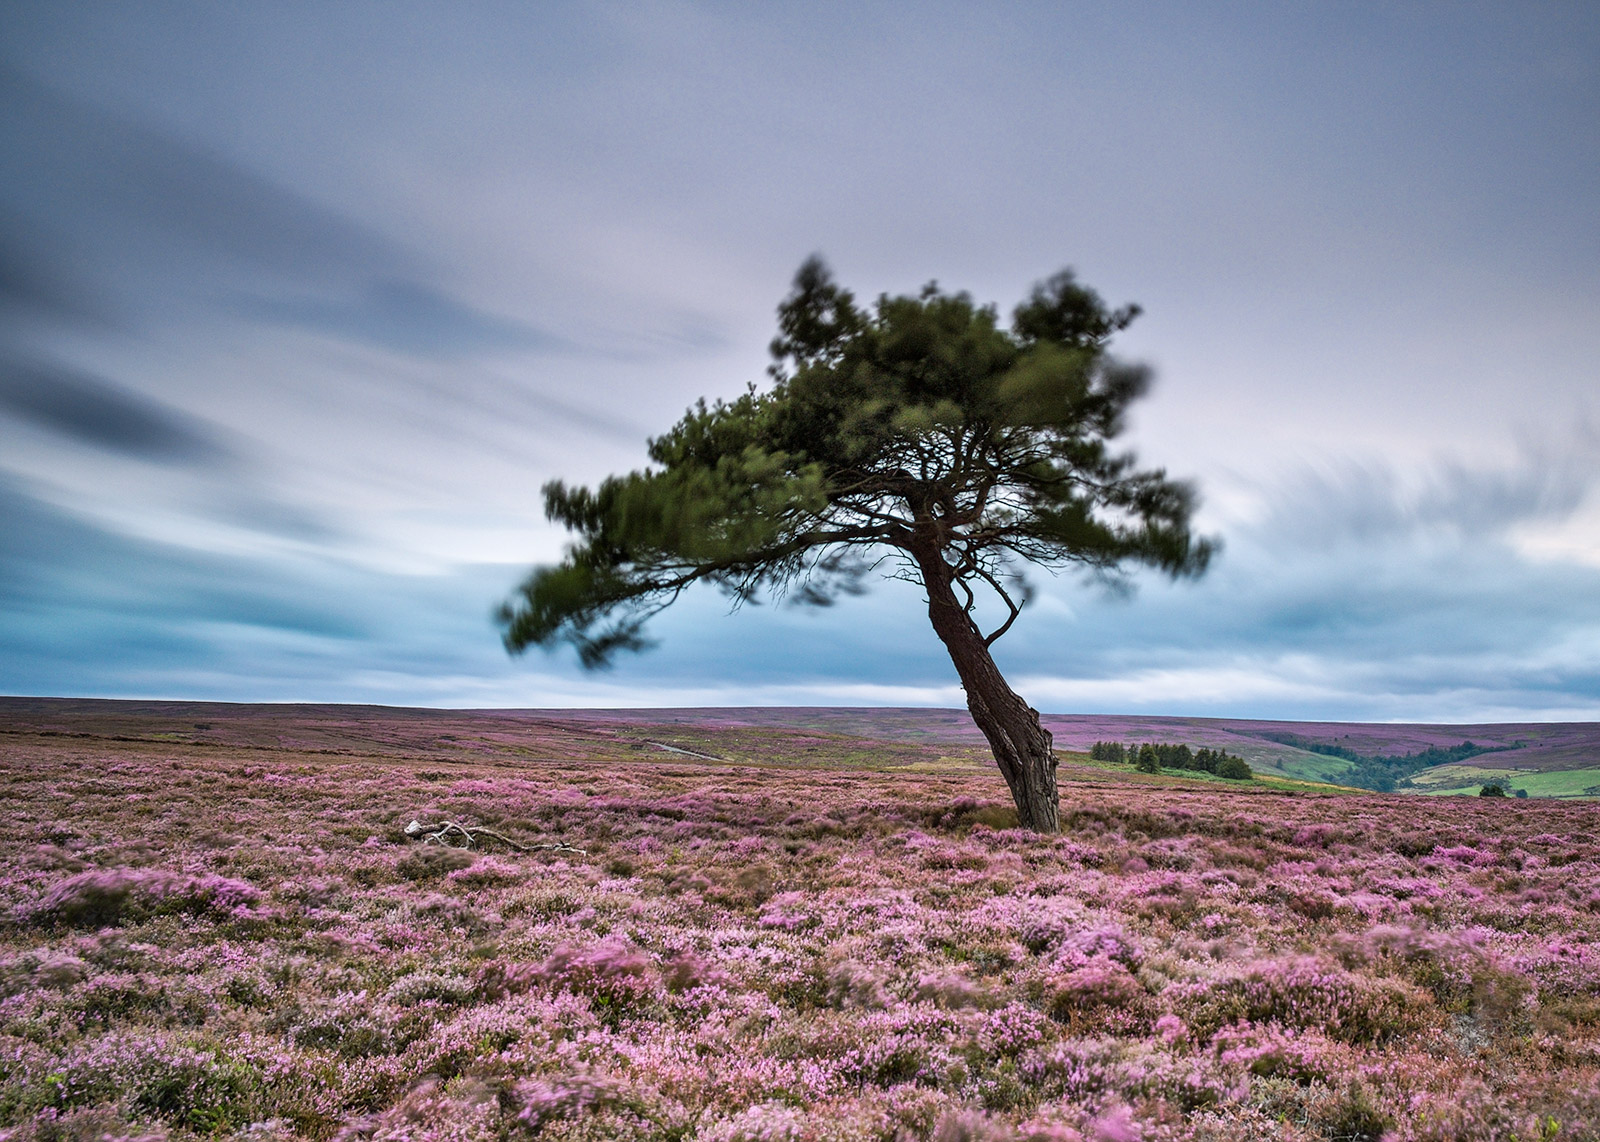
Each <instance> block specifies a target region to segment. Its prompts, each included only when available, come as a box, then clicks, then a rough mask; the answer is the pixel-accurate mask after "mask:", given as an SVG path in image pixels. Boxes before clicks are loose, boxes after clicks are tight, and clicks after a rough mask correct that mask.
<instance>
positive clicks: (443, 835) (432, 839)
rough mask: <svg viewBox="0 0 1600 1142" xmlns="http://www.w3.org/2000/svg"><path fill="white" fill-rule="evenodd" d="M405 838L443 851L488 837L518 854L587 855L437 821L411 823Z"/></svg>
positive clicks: (563, 844) (559, 844) (560, 846)
mask: <svg viewBox="0 0 1600 1142" xmlns="http://www.w3.org/2000/svg"><path fill="white" fill-rule="evenodd" d="M405 833H406V836H408V837H410V838H411V839H412V840H414V841H418V842H420V843H422V844H425V845H443V846H444V847H445V848H447V849H472V848H477V847H478V845H479V843H480V838H482V837H492V838H493V839H494V840H497V841H499V842H500V843H501V844H503V845H506V846H508V847H510V848H513V849H515V850H516V851H517V852H519V853H526V852H538V851H544V850H553V851H556V852H566V853H585V854H587V853H588V851H589V850H588V849H580V848H578V847H577V846H575V845H569V844H567V843H566V842H564V841H558V842H556V843H554V844H548V845H524V844H520V843H518V842H517V841H514V840H512V839H511V838H510V837H508V836H506V835H505V834H504V833H497V832H495V831H494V830H493V829H485V828H483V827H482V826H481V825H475V826H471V827H469V826H467V825H458V824H456V822H454V821H440V822H438V823H437V824H433V825H424V824H423V823H422V822H421V821H412V822H411V823H410V824H409V825H407V826H406V828H405Z"/></svg>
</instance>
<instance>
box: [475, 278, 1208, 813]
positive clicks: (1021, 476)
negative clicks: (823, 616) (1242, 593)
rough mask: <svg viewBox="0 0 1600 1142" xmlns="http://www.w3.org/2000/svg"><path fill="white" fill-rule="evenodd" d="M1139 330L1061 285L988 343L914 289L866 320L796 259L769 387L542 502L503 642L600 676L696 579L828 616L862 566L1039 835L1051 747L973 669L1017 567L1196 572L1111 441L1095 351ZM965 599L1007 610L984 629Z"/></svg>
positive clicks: (1168, 517)
mask: <svg viewBox="0 0 1600 1142" xmlns="http://www.w3.org/2000/svg"><path fill="white" fill-rule="evenodd" d="M1138 313H1139V310H1138V308H1137V307H1136V306H1131V305H1130V306H1125V307H1123V308H1120V309H1110V308H1108V307H1107V306H1106V305H1105V304H1104V303H1103V302H1102V301H1101V299H1100V297H1099V296H1098V295H1097V294H1096V293H1095V292H1094V291H1093V290H1090V289H1088V288H1086V287H1084V286H1082V285H1080V284H1079V283H1078V281H1077V280H1076V278H1075V277H1074V276H1073V274H1072V273H1071V271H1063V272H1062V273H1059V274H1057V275H1056V276H1055V277H1053V278H1050V279H1049V280H1048V281H1046V282H1043V283H1041V284H1040V285H1038V286H1036V287H1035V288H1034V290H1033V292H1032V293H1031V295H1030V296H1029V297H1028V298H1027V300H1025V301H1024V302H1023V303H1022V304H1021V305H1020V306H1018V307H1017V309H1016V310H1015V312H1014V313H1013V315H1012V320H1011V323H1010V326H1009V327H1006V326H1003V325H1002V324H1001V322H1000V318H999V315H998V311H997V310H996V309H995V307H993V306H980V305H977V304H975V303H974V302H973V300H972V298H971V297H970V296H968V295H967V294H965V293H953V294H952V293H946V292H944V291H942V290H941V289H939V288H938V286H937V285H934V284H930V285H928V286H927V287H925V288H924V289H923V290H922V291H921V292H920V293H919V294H918V295H916V296H899V297H890V296H887V295H885V296H881V297H879V298H878V300H877V301H876V303H875V304H873V305H872V306H871V307H870V308H868V307H863V306H861V305H858V303H857V302H856V300H855V298H854V297H853V296H852V294H851V293H850V292H849V291H848V290H845V289H843V288H841V287H840V286H839V285H838V284H836V283H835V281H834V280H833V277H832V275H831V274H830V272H829V271H828V269H827V267H826V266H825V265H824V264H823V263H822V262H821V261H820V260H819V259H816V258H812V259H810V260H808V261H807V262H806V263H805V264H804V265H802V266H801V268H800V271H799V273H798V274H797V275H796V277H795V280H794V286H793V289H792V290H791V292H790V294H789V296H788V297H787V298H785V299H784V301H783V302H782V303H781V304H780V306H779V308H778V336H777V337H776V338H775V339H774V340H773V342H772V346H771V351H772V357H773V363H772V365H771V367H770V368H769V370H768V372H769V375H770V384H769V385H767V386H766V387H764V388H761V387H757V386H756V385H754V384H752V385H751V386H750V387H749V389H748V391H747V392H746V393H745V394H744V395H743V396H740V397H738V398H737V399H735V400H732V401H717V402H715V403H713V404H710V405H708V404H706V403H705V402H704V401H701V402H700V403H698V404H696V405H695V406H694V407H693V408H691V409H690V410H689V411H688V412H687V413H686V414H685V415H684V417H683V419H681V420H680V421H679V422H678V423H677V424H676V425H674V426H673V427H672V428H671V429H669V430H668V431H667V432H666V433H665V434H663V435H662V436H659V437H657V438H655V439H653V440H651V441H650V442H649V445H648V453H649V457H650V461H651V464H650V466H649V467H646V468H644V469H642V470H639V471H635V472H630V473H628V474H627V475H622V476H614V477H611V478H608V479H606V480H604V481H602V482H601V483H600V485H599V486H598V487H596V488H594V489H592V490H591V489H589V488H584V487H569V486H567V485H566V484H564V483H562V482H560V481H555V482H552V483H550V484H547V485H546V486H545V488H544V497H545V507H546V511H547V513H548V515H549V517H550V518H551V519H552V520H555V521H558V522H560V523H562V524H564V525H565V526H566V527H567V528H568V529H570V530H571V531H572V532H573V533H574V534H575V537H576V539H575V542H574V543H573V544H572V545H571V546H570V548H569V549H568V551H567V554H566V557H565V558H564V559H563V560H562V561H561V562H560V563H559V564H557V565H554V566H548V567H541V568H538V569H536V570H535V571H534V572H533V573H532V574H531V575H530V576H529V577H528V578H527V580H526V581H525V582H524V583H523V584H522V585H521V587H520V588H519V590H518V592H517V594H516V595H515V596H514V597H513V599H512V600H511V601H510V602H508V603H507V604H506V605H505V606H504V607H503V608H502V611H501V616H500V617H501V621H502V625H503V627H504V632H505V643H506V646H507V648H508V649H510V650H511V651H512V652H514V653H515V652H520V651H521V650H523V649H525V648H526V647H528V646H530V645H533V644H541V645H546V646H548V645H553V644H556V643H559V642H562V641H565V642H569V643H571V644H572V645H573V646H574V647H575V648H576V649H577V651H578V654H579V656H580V659H581V660H582V662H583V663H584V664H585V665H586V666H591V667H594V666H600V665H603V664H605V663H606V662H607V661H609V660H610V659H611V657H612V656H613V655H614V654H616V653H617V652H618V651H622V650H637V649H640V648H641V647H643V646H644V645H646V643H645V638H644V633H643V631H644V625H645V623H646V622H647V621H648V619H649V618H650V617H651V615H653V614H655V613H657V612H658V611H659V610H661V609H662V608H663V607H665V606H667V605H669V604H670V603H671V602H672V601H673V600H674V599H676V598H677V597H678V595H679V594H680V593H681V592H683V591H684V590H685V589H686V588H688V587H689V586H691V585H693V584H695V583H698V582H707V583H711V584H713V585H715V586H716V587H717V588H720V589H721V590H723V591H725V592H727V593H728V594H730V595H732V596H733V597H734V598H735V599H736V600H746V599H754V598H757V597H760V596H762V595H766V594H789V595H791V596H792V597H795V598H797V599H799V600H801V601H804V602H811V603H826V602H829V601H831V600H832V599H833V598H834V597H835V596H836V595H837V594H838V593H840V592H849V593H855V592H859V591H860V590H862V589H864V580H865V577H866V576H867V575H868V574H869V573H871V572H873V571H875V570H878V569H883V570H885V571H887V573H889V574H894V575H899V576H901V577H903V578H907V579H911V580H913V581H915V582H918V583H920V584H921V585H922V586H923V587H924V589H925V590H926V591H927V592H928V598H929V608H930V609H929V615H930V620H931V621H932V623H933V626H934V629H935V631H936V633H937V634H938V635H939V637H940V639H941V640H942V641H943V642H944V643H945V645H946V647H947V649H949V651H950V654H951V658H952V661H953V662H954V663H955V666H956V668H957V671H958V673H959V674H960V675H961V678H962V682H963V685H964V686H965V687H966V690H967V694H968V705H969V708H970V709H972V711H973V716H974V718H975V720H976V721H977V722H978V725H979V727H980V728H982V729H983V730H984V732H985V734H986V735H987V736H988V738H989V741H990V744H991V746H992V747H994V749H995V753H996V757H997V759H998V760H999V761H1000V765H1001V769H1002V772H1003V773H1005V775H1006V777H1007V780H1008V783H1010V784H1011V787H1012V792H1013V795H1014V796H1017V800H1018V810H1019V813H1020V814H1021V816H1022V819H1023V822H1024V823H1025V824H1028V825H1030V826H1032V827H1035V828H1047V829H1050V830H1052V831H1053V829H1054V827H1055V824H1054V822H1055V782H1054V761H1053V757H1051V756H1050V742H1049V735H1048V733H1046V732H1045V731H1043V730H1040V729H1039V728H1038V715H1037V713H1036V712H1034V711H1031V710H1029V709H1028V708H1027V707H1026V704H1025V703H1021V700H1020V699H1018V698H1017V697H1016V695H1015V694H1013V693H1011V691H1010V689H1009V687H1007V686H1005V683H1004V680H1003V678H1001V676H1000V674H999V672H998V670H997V669H995V668H994V665H993V661H992V659H991V657H990V655H989V647H990V646H991V645H992V644H993V643H994V641H995V640H996V639H998V638H999V637H1000V636H1001V635H1003V634H1004V633H1005V632H1006V631H1007V630H1009V629H1010V628H1011V625H1012V623H1013V622H1014V621H1015V620H1016V618H1017V616H1018V614H1019V613H1020V612H1021V609H1022V606H1023V604H1024V603H1025V602H1026V599H1027V590H1028V588H1027V583H1026V579H1025V578H1024V577H1023V571H1024V570H1025V569H1026V567H1027V566H1028V565H1030V564H1032V565H1036V566H1043V567H1050V568H1054V567H1060V566H1063V565H1077V566H1080V567H1085V568H1088V569H1090V570H1092V571H1094V572H1095V573H1098V574H1100V575H1103V576H1113V577H1114V576H1116V575H1117V574H1118V573H1119V572H1120V571H1121V570H1122V569H1123V568H1124V567H1125V566H1126V565H1128V564H1144V565H1148V566H1152V567H1156V568H1159V569H1160V570H1162V571H1165V572H1167V573H1169V574H1172V575H1175V576H1176V575H1193V574H1198V573H1200V572H1201V571H1203V570H1204V568H1205V566H1206V563H1207V561H1208V559H1209V558H1210V556H1211V554H1212V543H1211V542H1210V541H1208V540H1206V539H1203V538H1198V537H1195V536H1193V535H1192V534H1191V531H1190V519H1191V514H1192V511H1193V508H1194V494H1193V491H1192V489H1191V488H1190V486H1189V485H1187V484H1185V483H1183V482H1181V481H1176V480H1172V479H1169V478H1168V477H1167V475H1166V473H1165V472H1163V471H1161V470H1160V469H1147V468H1140V467H1138V465H1137V462H1136V460H1135V459H1134V457H1133V456H1132V455H1131V454H1128V453H1125V452H1119V451H1115V450H1113V448H1112V447H1111V442H1112V441H1113V440H1114V439H1115V438H1116V437H1117V436H1118V435H1119V434H1120V433H1121V432H1122V430H1123V427H1124V420H1125V414H1126V411H1127V409H1128V406H1129V405H1130V404H1131V403H1132V402H1133V401H1135V400H1136V399H1138V398H1139V397H1140V396H1142V395H1143V394H1144V393H1145V392H1146V391H1147V389H1148V387H1149V383H1150V374H1149V371H1148V370H1147V369H1145V368H1144V367H1142V366H1140V365H1136V364H1130V363H1126V362H1122V361H1119V360H1117V359H1116V358H1114V357H1112V356H1111V355H1110V353H1109V352H1108V348H1107V347H1108V343H1109V341H1110V340H1111V338H1112V337H1113V335H1114V334H1116V333H1117V332H1119V331H1121V330H1122V329H1124V328H1126V327H1127V325H1128V324H1129V323H1130V322H1131V321H1132V320H1133V319H1134V318H1135V317H1136V316H1137V315H1138ZM984 591H988V592H992V594H993V596H994V597H995V598H997V599H998V600H999V601H1000V603H1001V604H1002V605H1003V607H1004V613H1005V618H1004V619H1003V620H1002V621H1000V622H998V623H997V624H996V625H995V626H994V627H993V629H991V630H989V631H983V630H981V629H980V628H979V627H978V625H977V620H976V605H977V600H978V598H979V596H980V595H981V594H982V593H983V592H984ZM997 686H998V689H997V688H996V687H997ZM1002 691H1003V693H1002ZM997 708H1004V709H1003V711H1002V713H1001V714H997V713H996V709H997ZM1019 716H1020V717H1022V719H1023V721H1026V720H1027V719H1028V718H1029V717H1031V721H1032V728H1031V729H1030V728H1029V727H1028V726H1026V725H1023V724H1021V723H1017V724H1015V725H1013V724H1012V723H1013V722H1016V719H1017V718H1018V717H1019ZM1041 734H1042V735H1043V737H1042V739H1040V737H1039V735H1041ZM1019 738H1020V739H1027V740H1025V741H1019V740H1018V739H1019ZM1041 765H1045V766H1047V767H1048V769H1049V774H1048V780H1047V781H1045V782H1044V785H1043V786H1040V782H1041V781H1044V778H1043V777H1040V779H1039V781H1035V782H1034V783H1033V784H1034V785H1035V786H1039V787H1038V788H1034V789H1032V792H1030V794H1029V797H1028V799H1027V800H1028V804H1025V803H1024V799H1023V798H1022V797H1021V796H1018V787H1019V786H1018V783H1019V781H1022V783H1023V784H1027V780H1025V778H1024V773H1023V771H1024V770H1026V771H1028V772H1032V770H1034V769H1037V768H1038V767H1039V766H1041ZM1036 776H1037V775H1036ZM1045 786H1047V787H1045ZM1046 801H1047V802H1048V805H1049V807H1048V810H1046V809H1045V808H1044V804H1045V802H1046Z"/></svg>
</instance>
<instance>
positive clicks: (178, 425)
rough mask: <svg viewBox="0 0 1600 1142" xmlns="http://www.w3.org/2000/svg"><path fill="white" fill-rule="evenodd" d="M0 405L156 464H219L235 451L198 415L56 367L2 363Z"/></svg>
mask: <svg viewBox="0 0 1600 1142" xmlns="http://www.w3.org/2000/svg"><path fill="white" fill-rule="evenodd" d="M0 409H4V410H5V411H7V412H9V413H10V414H11V415H12V416H15V417H20V418H22V419H24V420H29V421H32V422H33V423H35V424H38V425H42V426H43V427H45V428H48V429H50V430H51V431H52V432H56V433H59V434H60V435H62V436H66V437H69V438H71V439H73V440H75V441H77V442H78V443H80V444H87V445H90V446H91V447H95V448H101V449H104V450H106V451H108V452H117V453H121V454H122V455H125V456H132V457H135V458H137V459H140V460H148V461H152V462H155V463H161V464H187V465H216V464H219V463H221V462H223V461H225V460H227V459H228V458H229V455H230V453H229V450H228V449H227V448H225V447H224V446H223V445H222V444H221V443H220V441H219V440H218V438H217V437H216V435H215V434H214V433H212V432H211V431H210V430H209V429H207V428H206V427H205V426H204V425H203V424H202V423H201V422H200V421H198V420H196V419H195V418H193V417H190V416H188V415H186V414H184V413H181V412H179V411H178V410H176V409H173V408H171V407H169V406H167V405H164V404H161V403H159V402H157V401H153V400H151V399H149V398H148V397H145V396H141V395H140V394H138V393H135V392H132V391H130V390H128V389H125V388H122V387H121V386H119V385H115V384H112V383H111V382H109V381H103V380H100V379H98V378H96V377H91V376H89V375H88V374H85V373H79V372H74V371H72V370H69V369H64V368H60V367H57V366H54V365H43V364H31V363H26V362H19V361H5V362H0Z"/></svg>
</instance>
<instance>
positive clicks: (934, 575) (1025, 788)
mask: <svg viewBox="0 0 1600 1142" xmlns="http://www.w3.org/2000/svg"><path fill="white" fill-rule="evenodd" d="M917 564H918V567H919V568H920V570H921V572H922V582H923V585H924V586H925V587H926V588H927V591H928V617H929V618H930V619H931V620H932V622H933V629H934V633H936V634H937V635H938V636H939V641H941V642H943V643H944V645H945V649H946V650H948V651H949V652H950V661H951V662H953V663H955V667H956V673H957V674H959V675H960V676H961V685H962V688H963V689H965V690H966V692H967V709H968V710H969V711H971V713H972V720H973V721H974V722H976V723H977V726H978V728H979V729H980V730H982V731H983V736H984V737H985V738H987V739H988V740H989V748H990V750H992V751H993V753H994V759H995V761H997V762H999V764H1000V773H1001V775H1002V776H1004V777H1005V779H1006V784H1007V785H1008V786H1010V787H1011V799H1012V800H1013V801H1015V802H1016V805H1017V817H1018V819H1019V820H1020V821H1021V822H1022V826H1023V827H1024V828H1027V829H1032V830H1034V831H1035V832H1038V833H1055V832H1059V831H1060V829H1061V813H1060V803H1059V801H1058V799H1057V794H1056V759H1055V753H1054V752H1053V751H1052V748H1051V747H1052V744H1053V743H1052V741H1051V737H1050V731H1049V730H1047V729H1045V728H1044V727H1043V726H1041V725H1040V724H1039V711H1038V710H1035V709H1033V708H1032V707H1030V706H1029V705H1028V703H1026V702H1024V701H1023V700H1022V699H1021V698H1020V697H1019V696H1018V695H1017V693H1016V691H1014V690H1012V689H1011V687H1010V686H1008V685H1006V680H1005V678H1004V676H1002V675H1001V673H1000V669H999V668H998V667H997V666H995V664H994V658H993V657H992V656H991V655H990V654H989V647H988V646H987V645H986V644H985V643H984V640H983V634H982V632H980V631H979V630H978V628H977V626H975V625H974V624H973V621H972V618H971V616H970V615H968V614H967V612H966V610H965V609H964V608H963V607H962V606H961V603H960V602H959V601H958V600H957V599H956V596H955V591H954V590H952V589H951V585H950V583H951V573H950V566H949V564H947V563H946V562H945V561H944V557H943V556H942V555H941V554H940V552H939V551H938V550H937V549H936V548H932V547H931V546H930V548H929V549H928V550H925V551H922V552H918V553H917Z"/></svg>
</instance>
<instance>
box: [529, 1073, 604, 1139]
mask: <svg viewBox="0 0 1600 1142" xmlns="http://www.w3.org/2000/svg"><path fill="white" fill-rule="evenodd" d="M621 1099H622V1087H621V1084H619V1083H618V1082H617V1081H616V1080H615V1079H614V1078H612V1077H611V1076H609V1075H605V1074H601V1073H599V1072H596V1071H593V1070H590V1069H588V1068H581V1069H579V1070H576V1071H574V1072H572V1073H570V1074H563V1075H557V1076H554V1077H550V1078H538V1079H528V1080H525V1081H523V1082H520V1083H517V1084H516V1085H515V1086H514V1087H512V1089H511V1091H510V1092H509V1101H510V1103H511V1105H512V1106H513V1107H515V1108H516V1118H515V1121H516V1123H517V1125H519V1126H521V1127H522V1128H523V1129H525V1130H527V1131H528V1132H529V1133H532V1134H538V1133H539V1132H540V1130H541V1129H542V1128H543V1127H545V1126H547V1125H549V1124H550V1123H551V1122H554V1121H557V1120H561V1119H575V1118H582V1117H584V1116H585V1115H588V1114H592V1113H594V1112H595V1111H598V1110H603V1109H605V1108H607V1107H611V1106H615V1105H617V1103H619V1102H620V1101H621Z"/></svg>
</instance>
